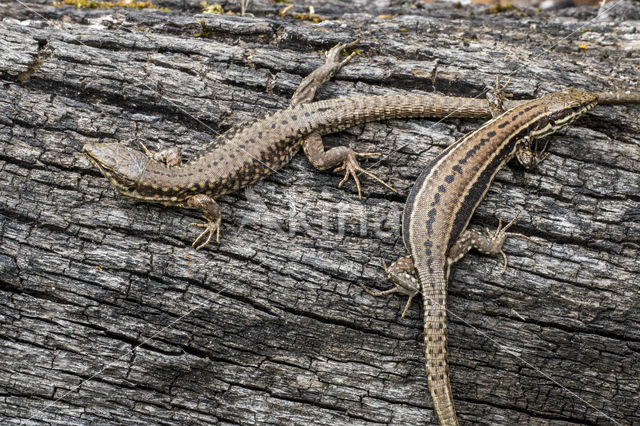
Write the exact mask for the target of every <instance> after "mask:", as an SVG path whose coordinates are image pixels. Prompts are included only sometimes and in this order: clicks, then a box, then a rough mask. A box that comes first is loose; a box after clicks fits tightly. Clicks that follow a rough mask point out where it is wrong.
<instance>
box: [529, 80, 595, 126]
mask: <svg viewBox="0 0 640 426" xmlns="http://www.w3.org/2000/svg"><path fill="white" fill-rule="evenodd" d="M540 100H541V101H544V104H545V105H546V108H547V114H545V115H544V118H542V119H541V122H540V125H539V127H538V129H537V130H535V131H533V132H532V136H533V137H536V138H540V137H543V136H546V135H548V134H551V133H553V132H555V131H557V130H559V129H561V128H562V127H565V126H567V125H569V124H571V123H572V122H573V121H574V120H575V119H576V118H578V117H580V116H581V115H582V114H584V113H585V112H587V111H589V110H590V109H591V108H593V107H594V106H596V104H597V103H598V97H597V96H596V95H595V94H594V93H591V92H585V91H583V90H578V89H565V90H561V91H560V92H556V93H551V94H549V95H546V96H544V97H542V98H541V99H540Z"/></svg>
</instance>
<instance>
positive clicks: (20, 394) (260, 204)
mask: <svg viewBox="0 0 640 426" xmlns="http://www.w3.org/2000/svg"><path fill="white" fill-rule="evenodd" d="M236 3H237V2H228V3H227V4H223V6H224V7H225V8H232V9H233V10H235V11H236V12H237V11H238V10H239V6H238V5H237V4H236ZM310 3H312V4H314V5H315V11H316V13H317V14H318V15H321V16H323V17H324V18H326V20H324V21H322V22H320V23H314V22H312V21H310V20H305V19H301V18H302V16H300V15H298V16H295V15H291V14H292V13H305V12H307V9H306V8H305V7H303V6H296V7H294V8H293V9H291V10H290V11H289V12H288V13H289V15H288V16H284V17H283V16H279V15H278V11H280V10H282V9H283V8H284V5H281V4H271V3H268V2H258V1H254V2H251V4H250V7H249V12H252V13H253V16H244V17H241V16H237V15H198V14H197V13H199V11H200V6H199V1H188V2H184V1H177V0H175V1H169V0H168V1H165V2H163V3H160V5H161V6H164V7H168V8H169V9H170V11H169V12H163V11H157V10H150V9H143V10H129V9H76V8H74V7H71V6H64V7H53V6H51V4H50V2H48V1H30V2H22V1H21V2H18V3H12V4H5V5H4V6H3V9H2V12H1V13H2V14H3V16H4V19H3V20H2V21H1V22H0V48H1V56H0V76H1V78H2V81H1V84H2V88H1V89H0V141H1V144H0V303H1V305H2V308H1V309H0V318H1V319H0V321H1V327H0V340H1V341H2V344H1V345H0V369H1V371H0V419H1V420H2V421H3V422H7V421H12V422H26V423H32V424H37V423H41V422H50V423H75V424H84V423H92V422H101V423H116V422H128V423H148V422H151V423H161V424H166V423H176V422H185V423H194V424H204V423H215V422H220V423H312V424H347V423H349V424H365V423H410V424H422V423H433V422H434V421H435V418H434V414H433V411H432V404H431V401H430V398H429V396H428V394H429V392H428V389H427V381H426V377H425V373H424V358H423V352H422V313H421V309H420V306H419V303H418V304H414V306H412V307H411V308H410V309H409V312H408V314H407V317H406V318H405V319H401V318H400V312H401V309H402V308H403V306H404V303H405V299H404V298H402V297H394V296H391V297H388V298H374V297H372V296H370V295H368V294H366V293H365V292H364V291H363V290H362V288H361V287H360V285H359V284H360V283H365V284H367V285H369V286H371V287H373V288H375V289H385V288H388V287H389V285H390V284H389V283H388V282H387V281H386V280H385V277H384V274H383V269H382V267H381V262H382V261H385V262H387V263H389V262H391V261H393V260H395V258H397V257H398V256H404V255H405V254H406V252H405V250H404V247H403V244H402V241H401V237H400V226H399V225H400V215H401V211H402V208H403V203H404V200H405V196H406V194H407V192H408V191H409V189H410V188H411V185H412V184H413V182H414V180H415V179H416V177H417V176H418V174H419V173H420V171H421V169H423V168H424V167H425V166H426V165H427V164H428V163H429V162H430V161H431V160H432V159H433V158H434V157H435V156H436V155H437V154H438V153H439V152H441V151H442V150H443V149H444V148H445V147H446V146H447V145H448V144H450V143H452V142H453V141H455V140H456V139H457V138H459V137H461V136H462V135H463V134H465V133H466V132H468V131H471V130H473V129H475V128H477V127H478V126H479V125H481V121H479V120H463V119H444V120H427V119H420V120H394V121H389V122H381V123H372V124H368V125H365V126H360V127H357V128H354V129H351V130H349V131H347V132H345V133H342V134H339V135H335V136H333V137H329V138H325V140H327V141H328V142H329V143H333V144H345V145H348V146H351V147H353V148H354V149H356V150H359V151H381V152H382V153H383V154H384V157H383V159H382V160H381V161H380V162H375V161H372V162H369V163H368V165H369V166H371V170H372V171H374V172H375V173H377V174H378V175H379V176H381V177H382V178H384V179H386V180H388V181H389V182H390V183H391V184H392V185H393V186H394V187H396V188H398V189H399V191H400V193H399V194H394V193H391V192H390V191H388V190H386V189H385V188H383V187H381V186H380V185H378V184H376V183H375V182H373V181H372V180H370V179H367V178H366V177H365V178H363V184H364V185H365V198H364V199H363V200H362V201H360V200H358V198H357V193H356V190H355V187H354V185H353V183H352V182H350V183H348V184H346V185H345V187H344V188H343V189H338V188H337V187H336V186H337V183H338V182H339V181H340V179H341V176H337V175H334V174H332V173H325V172H318V171H316V170H315V169H313V167H312V166H311V165H310V164H309V163H308V161H307V160H306V158H304V156H303V155H298V156H297V157H296V158H295V159H294V160H293V161H292V162H291V164H289V165H288V166H286V167H285V168H283V169H282V170H281V171H278V172H277V173H275V174H274V175H272V176H271V177H269V178H267V179H265V180H264V181H262V182H260V183H258V184H256V185H254V186H252V187H250V188H248V189H247V190H246V191H244V192H242V193H239V194H233V195H230V196H226V197H223V198H222V199H221V200H220V204H221V208H222V210H223V227H222V242H221V244H220V246H216V245H215V244H211V245H209V246H208V247H207V248H206V249H205V250H201V251H198V252H196V251H195V250H194V249H193V248H192V247H191V242H192V241H193V239H194V238H195V237H196V236H197V233H198V230H197V229H196V228H193V227H190V226H189V223H190V222H194V221H199V220H200V217H199V215H198V214H197V213H196V212H192V211H183V210H177V209H172V208H166V207H163V206H160V205H153V204H141V203H136V202H133V201H132V200H130V199H128V198H126V197H124V196H122V195H120V194H119V193H117V192H116V191H115V190H114V189H113V187H111V186H110V184H109V183H108V181H107V180H106V179H104V178H103V177H102V176H101V175H100V174H99V173H98V171H97V170H96V169H95V168H94V167H92V166H91V164H90V163H89V162H88V161H87V160H86V159H85V158H84V157H83V156H82V155H81V147H82V145H83V144H85V143H87V142H98V141H100V142H121V143H125V144H129V145H131V146H135V145H136V144H137V141H141V142H144V144H145V145H146V146H147V147H149V148H151V149H160V148H163V147H168V146H171V145H173V144H176V145H178V146H180V147H181V148H182V149H183V151H184V152H185V156H186V157H187V159H188V157H189V156H190V155H192V154H193V153H195V152H196V151H197V150H198V148H199V147H201V146H202V145H203V144H205V143H206V142H208V141H209V140H210V139H211V138H212V137H214V136H215V135H216V134H218V133H220V132H223V131H224V130H226V129H227V128H229V127H230V126H232V125H234V124H238V123H241V122H242V121H244V120H248V119H251V118H254V117H256V116H259V115H260V114H262V113H265V112H270V111H274V110H276V109H279V108H284V107H286V106H287V104H288V99H289V97H290V96H291V94H292V93H293V91H294V90H295V88H296V86H297V84H298V83H299V82H300V80H301V79H302V78H303V77H304V76H305V75H307V74H308V73H309V72H311V71H312V70H313V69H314V68H316V67H317V66H319V65H320V64H321V63H322V62H323V57H322V54H321V51H323V50H326V49H328V48H329V47H331V46H333V45H334V44H336V43H338V42H347V41H351V40H353V39H355V38H356V37H359V38H360V39H361V43H360V45H359V46H358V47H357V49H358V52H359V55H358V56H357V57H356V58H355V59H354V60H353V61H352V62H351V63H349V64H348V65H347V66H346V67H345V68H344V69H342V70H341V71H340V72H339V73H338V74H337V76H336V77H335V79H334V81H332V82H330V83H328V84H327V85H326V86H325V87H324V88H323V89H322V90H321V91H319V93H318V96H317V98H318V99H326V98H334V97H339V96H363V95H372V94H382V93H409V92H418V91H424V92H431V91H438V92H441V93H444V94H449V95H460V96H478V95H481V93H482V91H483V90H484V88H485V86H486V85H487V84H492V83H493V82H494V81H495V80H496V78H497V77H501V78H503V80H504V79H507V78H510V79H511V84H510V86H509V88H508V91H509V92H511V93H513V94H514V96H515V97H516V98H531V97H534V96H537V95H540V94H543V93H547V92H550V91H555V90H559V89H562V88H564V87H577V88H584V89H590V90H610V89H625V88H628V89H631V90H635V91H637V90H639V84H638V82H639V81H640V48H639V46H640V33H639V32H638V31H637V29H638V26H639V21H638V20H637V19H638V16H640V6H638V4H637V3H635V4H634V3H623V4H620V5H617V4H616V3H611V4H609V5H608V6H609V7H611V8H612V9H611V10H610V11H609V13H606V14H604V15H602V16H601V17H600V18H598V17H597V10H596V9H592V8H588V9H567V10H564V11H560V12H553V13H541V12H538V11H534V10H526V9H520V10H515V11H507V12H503V13H487V12H488V9H485V8H481V7H480V8H478V7H462V8H457V7H454V6H450V5H433V4H424V3H419V2H418V3H411V4H405V3H400V2H378V3H376V4H375V7H377V9H375V10H374V9H372V8H371V7H365V6H364V5H362V4H358V3H349V4H343V3H341V2H320V1H317V2H310ZM372 7H373V6H372ZM632 19H636V20H632ZM198 35H199V36H198ZM638 134H640V107H639V106H628V107H622V106H616V107H604V106H598V107H597V108H596V109H595V110H594V111H593V112H592V113H590V114H588V115H587V116H586V118H583V119H581V120H579V121H578V122H577V123H575V124H574V125H573V126H571V128H569V129H568V130H566V131H563V132H561V133H560V134H557V135H554V136H553V137H552V138H551V144H550V152H551V153H552V155H551V156H550V157H549V158H548V159H547V160H546V161H545V162H544V163H543V164H541V165H540V166H539V167H538V169H537V170H535V171H534V172H525V171H523V170H522V169H521V168H520V167H518V166H509V167H506V168H505V169H504V170H503V171H501V172H500V173H499V174H498V177H497V180H496V183H495V184H494V185H493V187H492V189H491V190H490V192H489V194H488V195H487V198H486V200H485V201H484V202H483V203H482V204H481V206H480V207H479V209H478V211H477V213H476V215H475V216H474V219H473V220H472V223H471V225H472V226H473V227H480V228H481V227H484V226H489V227H491V228H494V227H495V226H496V224H497V221H498V218H502V219H503V220H510V219H511V218H512V217H513V215H514V214H515V213H516V211H518V210H520V211H521V212H522V213H521V214H520V219H519V221H518V222H517V225H516V226H515V231H516V232H522V233H524V234H526V235H529V236H531V237H532V238H534V239H536V240H538V241H541V242H544V244H545V245H544V246H537V245H534V244H531V243H530V242H527V241H523V240H518V239H511V240H508V242H507V244H506V246H505V251H506V252H507V254H508V256H509V266H508V268H507V270H506V272H505V273H502V261H501V259H494V258H486V257H483V256H481V255H478V254H475V253H473V254H470V255H468V256H467V257H466V258H465V259H463V260H462V261H461V262H459V264H457V265H456V266H455V267H454V269H453V273H452V277H451V280H450V283H449V295H450V296H449V300H448V306H449V310H450V314H449V360H450V363H451V382H452V387H453V392H454V395H455V398H456V400H455V402H456V406H457V410H458V414H459V417H460V419H461V421H462V422H464V423H468V424H471V423H474V424H509V425H513V424H638V423H640V416H639V414H638V413H639V412H640V396H639V395H640V380H639V379H638V377H640V263H639V258H640V139H639V138H638Z"/></svg>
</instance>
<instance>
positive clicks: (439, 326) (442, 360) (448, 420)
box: [420, 272, 458, 426]
mask: <svg viewBox="0 0 640 426" xmlns="http://www.w3.org/2000/svg"><path fill="white" fill-rule="evenodd" d="M424 278H426V279H423V277H420V282H421V283H422V301H423V304H424V355H425V359H426V370H427V380H428V383H429V390H430V392H431V399H432V400H433V407H434V409H435V411H436V414H437V416H438V420H439V422H440V425H442V426H457V425H458V419H457V417H456V410H455V408H454V406H453V394H452V392H451V384H450V383H449V363H448V361H447V311H446V302H447V287H446V285H447V284H446V280H445V275H444V272H443V273H442V275H440V274H437V275H431V276H428V277H424Z"/></svg>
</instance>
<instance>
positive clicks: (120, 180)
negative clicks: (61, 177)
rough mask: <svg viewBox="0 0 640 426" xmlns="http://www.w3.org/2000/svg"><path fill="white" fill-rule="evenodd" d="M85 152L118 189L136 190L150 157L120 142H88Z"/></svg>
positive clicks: (83, 148)
mask: <svg viewBox="0 0 640 426" xmlns="http://www.w3.org/2000/svg"><path fill="white" fill-rule="evenodd" d="M82 152H83V154H84V155H85V156H86V157H87V158H88V159H89V161H91V162H92V163H93V164H94V165H95V166H96V167H97V168H98V170H100V173H102V174H103V175H104V176H105V177H106V178H108V179H109V180H110V181H111V183H112V184H113V185H114V186H115V187H116V188H118V190H120V191H122V192H125V193H130V192H133V191H135V189H136V185H137V183H138V180H139V179H140V176H142V172H144V170H145V168H146V166H147V162H148V161H149V157H147V155H146V154H144V153H143V152H140V151H137V150H135V149H131V148H128V147H126V146H124V145H121V144H118V143H88V144H86V145H84V146H83V147H82Z"/></svg>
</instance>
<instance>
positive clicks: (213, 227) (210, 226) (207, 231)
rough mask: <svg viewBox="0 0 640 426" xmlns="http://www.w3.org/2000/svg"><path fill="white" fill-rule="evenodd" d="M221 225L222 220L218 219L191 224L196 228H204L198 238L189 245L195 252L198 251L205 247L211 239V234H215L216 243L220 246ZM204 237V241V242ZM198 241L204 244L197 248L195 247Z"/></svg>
mask: <svg viewBox="0 0 640 426" xmlns="http://www.w3.org/2000/svg"><path fill="white" fill-rule="evenodd" d="M221 223H222V218H218V220H215V221H213V220H208V221H207V223H198V222H192V223H191V226H197V227H199V228H204V231H202V232H201V233H200V235H198V238H196V240H195V241H194V242H193V244H191V246H192V247H195V248H196V250H200V249H201V248H202V247H204V246H206V245H207V244H209V242H210V241H211V237H213V234H214V233H215V234H216V243H218V244H220V225H221ZM205 237H206V240H205ZM200 240H204V242H203V243H202V244H200V245H198V246H196V244H198V242H199V241H200Z"/></svg>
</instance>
